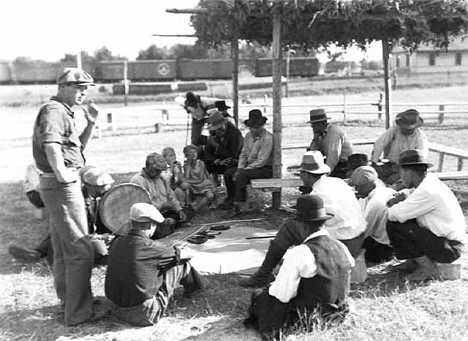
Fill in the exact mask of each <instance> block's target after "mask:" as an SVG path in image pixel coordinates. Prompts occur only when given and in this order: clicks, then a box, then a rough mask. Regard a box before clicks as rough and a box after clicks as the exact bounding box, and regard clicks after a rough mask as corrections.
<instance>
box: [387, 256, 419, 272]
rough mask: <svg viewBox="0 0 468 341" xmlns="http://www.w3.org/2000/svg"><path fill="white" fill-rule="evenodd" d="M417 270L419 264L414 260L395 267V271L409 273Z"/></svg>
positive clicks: (408, 260)
mask: <svg viewBox="0 0 468 341" xmlns="http://www.w3.org/2000/svg"><path fill="white" fill-rule="evenodd" d="M417 268H418V262H416V261H415V260H414V259H407V260H406V261H404V262H403V263H400V264H398V265H395V266H394V267H393V269H395V270H398V271H402V272H407V273H411V272H414V271H415V270H416V269H417Z"/></svg>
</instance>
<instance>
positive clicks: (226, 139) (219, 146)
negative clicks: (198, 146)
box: [205, 122, 244, 161]
mask: <svg viewBox="0 0 468 341" xmlns="http://www.w3.org/2000/svg"><path fill="white" fill-rule="evenodd" d="M217 140H218V138H217V137H214V136H210V138H209V139H208V144H207V145H206V147H205V158H206V159H207V160H210V161H214V160H216V159H219V160H224V159H227V158H232V159H235V160H237V159H238V158H239V154H240V152H241V149H242V142H243V140H244V139H243V138H242V133H241V132H240V130H239V129H237V127H236V126H235V125H234V124H232V123H231V122H227V123H226V133H225V134H224V136H223V137H221V138H220V139H219V141H217Z"/></svg>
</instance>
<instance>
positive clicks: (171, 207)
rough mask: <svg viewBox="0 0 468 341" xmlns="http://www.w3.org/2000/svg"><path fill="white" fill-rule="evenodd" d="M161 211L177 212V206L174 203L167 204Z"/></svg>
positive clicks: (162, 206)
mask: <svg viewBox="0 0 468 341" xmlns="http://www.w3.org/2000/svg"><path fill="white" fill-rule="evenodd" d="M160 210H161V211H171V210H172V211H175V205H174V204H173V203H172V202H165V203H164V204H162V205H161V208H160Z"/></svg>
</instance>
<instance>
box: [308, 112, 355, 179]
mask: <svg viewBox="0 0 468 341" xmlns="http://www.w3.org/2000/svg"><path fill="white" fill-rule="evenodd" d="M329 119H330V118H329V117H327V115H326V114H325V110H323V109H315V110H311V111H310V120H309V121H308V123H310V125H311V126H312V130H313V132H314V138H313V139H312V142H311V143H310V147H309V150H318V151H320V152H321V153H322V155H323V156H325V158H326V161H327V165H328V166H329V167H330V169H331V173H330V176H333V177H337V178H341V179H345V178H346V171H347V170H346V165H347V161H348V156H349V155H351V154H352V153H353V147H352V145H351V142H350V141H349V140H348V137H347V136H346V133H345V132H344V130H343V129H341V128H340V127H338V126H336V125H334V124H331V123H329V122H328V120H329Z"/></svg>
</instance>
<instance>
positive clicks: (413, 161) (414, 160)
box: [398, 149, 433, 168]
mask: <svg viewBox="0 0 468 341" xmlns="http://www.w3.org/2000/svg"><path fill="white" fill-rule="evenodd" d="M398 164H399V165H400V166H416V165H426V166H427V168H431V167H432V166H433V164H432V163H429V162H427V157H426V156H425V155H424V154H423V153H422V151H420V150H418V149H408V150H405V151H403V152H401V153H400V158H399V161H398Z"/></svg>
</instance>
